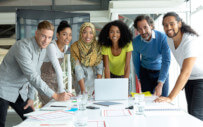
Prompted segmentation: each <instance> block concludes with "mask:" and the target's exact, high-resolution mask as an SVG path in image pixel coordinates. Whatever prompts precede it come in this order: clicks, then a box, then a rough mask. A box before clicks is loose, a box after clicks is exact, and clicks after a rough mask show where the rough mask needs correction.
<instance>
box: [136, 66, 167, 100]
mask: <svg viewBox="0 0 203 127" xmlns="http://www.w3.org/2000/svg"><path fill="white" fill-rule="evenodd" d="M159 73H160V71H159V70H149V69H146V68H143V67H140V83H141V89H142V92H146V91H150V92H151V93H152V94H153V93H154V90H155V87H156V86H157V84H158V78H159ZM168 78H169V76H168V77H167V79H166V80H165V83H164V85H163V88H162V94H161V96H165V97H166V96H168V90H169V80H168Z"/></svg>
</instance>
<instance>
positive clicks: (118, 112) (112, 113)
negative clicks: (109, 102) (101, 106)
mask: <svg viewBox="0 0 203 127" xmlns="http://www.w3.org/2000/svg"><path fill="white" fill-rule="evenodd" d="M131 115H132V113H131V111H130V110H127V109H115V110H114V109H105V110H102V116H104V117H119V116H131Z"/></svg>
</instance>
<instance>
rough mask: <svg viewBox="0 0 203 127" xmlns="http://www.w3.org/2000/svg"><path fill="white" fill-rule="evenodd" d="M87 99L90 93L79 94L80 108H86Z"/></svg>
mask: <svg viewBox="0 0 203 127" xmlns="http://www.w3.org/2000/svg"><path fill="white" fill-rule="evenodd" d="M87 100H88V94H87V93H86V92H85V93H83V94H81V95H79V96H78V98H77V103H78V109H79V110H86V105H87Z"/></svg>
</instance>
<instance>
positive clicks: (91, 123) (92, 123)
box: [88, 121, 107, 127]
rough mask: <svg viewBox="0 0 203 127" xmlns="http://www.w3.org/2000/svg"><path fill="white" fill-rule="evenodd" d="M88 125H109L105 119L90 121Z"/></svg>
mask: <svg viewBox="0 0 203 127" xmlns="http://www.w3.org/2000/svg"><path fill="white" fill-rule="evenodd" d="M88 127H107V126H106V122H105V121H88Z"/></svg>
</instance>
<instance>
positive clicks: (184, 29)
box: [162, 12, 199, 36]
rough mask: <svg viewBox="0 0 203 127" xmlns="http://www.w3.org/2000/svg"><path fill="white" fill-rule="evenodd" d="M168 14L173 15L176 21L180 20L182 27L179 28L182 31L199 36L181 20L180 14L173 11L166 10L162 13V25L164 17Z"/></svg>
mask: <svg viewBox="0 0 203 127" xmlns="http://www.w3.org/2000/svg"><path fill="white" fill-rule="evenodd" d="M168 16H173V17H175V19H176V21H177V22H181V23H182V27H181V28H180V30H181V32H182V33H189V34H191V35H196V36H199V35H198V33H197V32H196V31H195V30H193V29H192V28H191V27H190V26H189V25H187V24H186V23H185V22H183V20H182V19H181V18H180V16H179V15H178V14H177V13H175V12H168V13H166V14H165V15H164V17H163V20H162V25H164V19H165V18H166V17H168Z"/></svg>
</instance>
